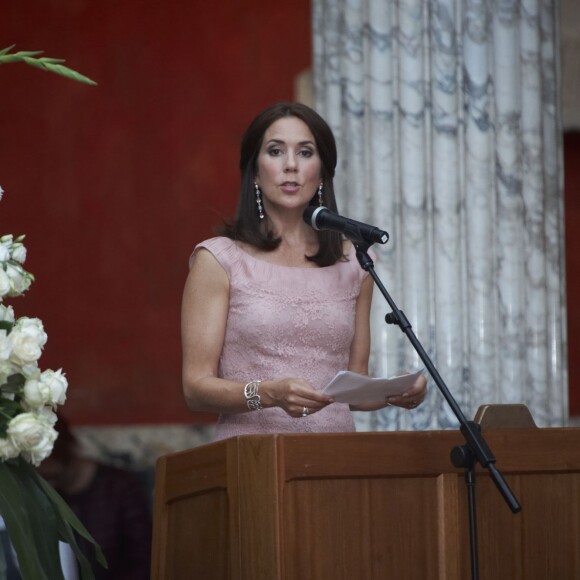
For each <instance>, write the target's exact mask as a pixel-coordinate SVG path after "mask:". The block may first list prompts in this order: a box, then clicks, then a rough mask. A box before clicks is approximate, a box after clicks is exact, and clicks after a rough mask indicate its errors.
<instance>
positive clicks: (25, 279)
mask: <svg viewBox="0 0 580 580" xmlns="http://www.w3.org/2000/svg"><path fill="white" fill-rule="evenodd" d="M6 274H7V276H8V279H9V280H10V292H8V295H9V296H20V294H22V293H24V292H26V290H28V288H30V284H31V283H32V280H33V277H32V275H31V274H29V273H28V272H25V271H24V269H23V268H22V266H21V265H20V264H18V265H14V264H7V265H6Z"/></svg>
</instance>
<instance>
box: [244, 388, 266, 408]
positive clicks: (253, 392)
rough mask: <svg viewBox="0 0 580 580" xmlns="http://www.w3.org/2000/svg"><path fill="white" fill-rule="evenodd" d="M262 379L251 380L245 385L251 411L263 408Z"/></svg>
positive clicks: (245, 395) (247, 402)
mask: <svg viewBox="0 0 580 580" xmlns="http://www.w3.org/2000/svg"><path fill="white" fill-rule="evenodd" d="M261 382H262V381H250V382H249V383H248V384H247V385H246V386H245V387H244V397H246V405H247V406H248V409H250V411H258V410H259V409H261V408H262V403H261V401H260V392H259V391H260V383H261Z"/></svg>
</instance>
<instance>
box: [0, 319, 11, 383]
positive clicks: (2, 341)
mask: <svg viewBox="0 0 580 580" xmlns="http://www.w3.org/2000/svg"><path fill="white" fill-rule="evenodd" d="M11 351H12V342H11V340H10V337H9V336H8V333H7V332H6V331H5V330H4V329H0V361H7V360H8V359H9V358H10V352H11ZM0 384H2V383H0Z"/></svg>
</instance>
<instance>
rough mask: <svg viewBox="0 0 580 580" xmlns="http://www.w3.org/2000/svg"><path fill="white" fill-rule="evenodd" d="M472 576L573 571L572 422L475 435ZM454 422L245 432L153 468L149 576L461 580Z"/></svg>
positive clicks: (578, 465)
mask: <svg viewBox="0 0 580 580" xmlns="http://www.w3.org/2000/svg"><path fill="white" fill-rule="evenodd" d="M485 439H486V441H487V442H488V443H489V445H490V447H491V449H492V451H493V452H494V454H495V456H496V459H497V464H496V465H497V467H498V469H499V470H500V471H501V472H502V474H503V475H504V476H505V478H506V481H507V482H508V484H509V485H510V487H511V488H512V490H513V492H514V494H515V496H516V497H517V499H518V500H519V502H520V503H521V505H522V511H521V512H520V513H519V514H516V515H514V514H512V512H511V511H510V510H509V508H508V507H507V505H506V504H505V502H504V500H503V498H502V497H501V495H500V494H499V492H498V491H497V489H496V487H495V485H494V484H493V482H492V481H491V479H490V478H489V476H488V475H487V471H485V470H481V469H478V473H477V492H476V493H477V519H478V531H479V542H478V545H479V569H480V578H481V580H574V579H579V578H580V429H498V430H492V431H486V432H485ZM463 443H464V440H463V438H462V436H461V435H460V434H459V433H458V432H456V431H427V432H393V433H353V434H302V435H248V436H243V437H235V438H232V439H228V440H226V441H220V442H216V443H212V444H209V445H205V446H203V447H199V448H196V449H192V450H190V451H185V452H181V453H175V454H171V455H166V456H164V457H162V458H160V459H159V461H158V464H157V476H156V490H155V507H154V531H153V535H154V537H153V545H154V548H153V560H152V580H181V579H184V580H185V579H187V580H213V579H218V578H219V579H228V580H229V579H240V580H241V579H243V580H278V579H280V580H281V579H284V580H342V579H344V580H358V579H361V580H362V579H364V580H367V579H368V580H370V579H379V578H380V579H381V580H385V579H389V580H430V579H433V580H435V579H437V580H466V579H468V578H469V577H470V568H469V536H468V512H467V493H466V489H465V484H464V474H463V473H462V471H460V470H457V469H455V468H454V467H453V466H452V465H451V461H450V458H449V455H450V451H451V449H452V448H453V446H455V445H462V444H463Z"/></svg>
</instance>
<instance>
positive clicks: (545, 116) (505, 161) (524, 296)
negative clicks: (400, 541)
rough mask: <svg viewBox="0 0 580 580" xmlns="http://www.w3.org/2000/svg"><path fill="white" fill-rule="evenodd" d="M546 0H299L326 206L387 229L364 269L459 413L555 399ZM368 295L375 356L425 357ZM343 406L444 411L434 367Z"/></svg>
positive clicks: (553, 87)
mask: <svg viewBox="0 0 580 580" xmlns="http://www.w3.org/2000/svg"><path fill="white" fill-rule="evenodd" d="M555 2H556V0H544V1H539V0H538V1H534V0H522V1H519V2H516V1H508V0H503V1H500V0H496V1H483V0H482V1H476V0H464V1H461V0H456V1H452V0H440V1H435V0H432V1H425V0H396V1H389V0H313V39H314V87H315V97H316V108H317V110H318V111H319V112H320V113H321V114H322V115H323V116H324V117H325V118H326V119H327V120H328V121H329V123H330V125H331V126H332V128H333V130H334V132H335V135H336V137H337V142H338V147H339V171H338V175H337V180H336V189H337V195H338V201H339V209H340V211H341V213H343V214H344V215H347V216H349V217H352V218H354V219H359V220H362V221H367V222H370V223H373V224H375V225H379V226H381V227H382V228H384V229H386V230H388V231H389V233H390V236H391V239H390V241H389V243H388V244H387V245H386V246H380V247H377V246H374V248H375V249H376V251H377V253H378V256H379V258H378V261H377V264H376V270H377V273H378V274H379V276H380V277H381V280H382V281H383V283H384V284H385V286H386V288H387V290H388V291H389V293H390V294H391V296H392V297H393V299H394V300H395V302H396V303H397V305H398V306H399V308H401V309H402V310H403V311H404V312H405V314H406V315H407V317H408V318H409V320H410V321H411V323H412V325H413V329H414V331H415V333H416V335H417V337H418V338H419V340H420V342H421V343H422V344H423V346H424V347H425V349H426V351H427V352H428V354H429V356H430V357H431V358H432V360H433V361H434V363H435V366H436V367H437V369H438V370H439V372H440V374H441V375H442V377H443V379H444V380H445V382H446V384H447V385H448V387H449V389H450V391H451V393H452V394H453V396H454V397H455V399H456V400H457V402H458V403H459V405H460V407H461V408H462V409H463V411H464V413H465V414H466V416H467V417H468V418H470V417H472V416H473V414H474V413H475V411H476V409H477V408H478V407H479V405H481V404H489V403H524V404H526V405H527V406H528V407H529V408H530V410H531V412H532V415H533V416H534V419H535V420H536V422H537V423H538V424H539V425H543V426H556V425H562V424H565V422H566V420H567V416H568V407H567V361H566V325H565V314H566V310H565V275H564V248H563V239H564V236H563V196H562V180H561V131H560V119H559V98H558V79H557V76H558V28H557V10H556V5H555ZM374 296H375V297H374V303H373V316H372V326H373V347H372V357H371V370H372V373H373V374H374V375H376V376H389V375H392V374H395V373H397V372H399V371H400V370H405V369H406V370H411V369H414V368H417V367H419V366H421V362H420V360H419V359H418V357H417V356H416V354H415V351H414V349H413V348H412V346H411V344H410V343H409V341H408V340H407V339H406V337H405V336H404V334H403V333H402V332H401V331H400V330H399V329H398V328H397V327H396V326H387V325H386V324H385V323H384V322H383V320H384V316H385V314H386V313H387V312H390V308H389V307H388V306H387V303H386V302H385V301H384V299H383V297H382V296H381V295H380V293H379V292H378V291H377V289H375V295H374ZM357 423H358V427H359V429H363V430H364V429H368V430H391V429H434V428H449V427H455V426H456V425H457V423H456V419H455V416H454V414H453V413H452V412H451V410H450V409H449V407H448V405H447V403H446V402H445V401H444V400H443V398H442V397H441V395H440V394H439V392H438V390H437V388H436V387H435V385H434V383H433V382H432V381H430V392H429V396H428V400H427V402H426V403H425V404H424V405H423V406H422V407H420V408H419V409H417V410H415V411H412V412H408V411H401V410H398V409H390V408H387V409H385V410H383V411H380V412H377V413H373V414H359V415H358V416H357Z"/></svg>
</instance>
